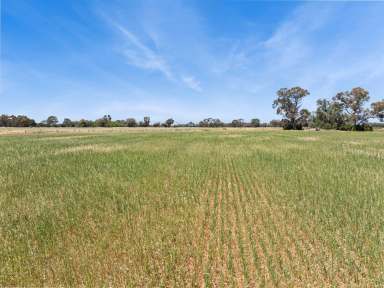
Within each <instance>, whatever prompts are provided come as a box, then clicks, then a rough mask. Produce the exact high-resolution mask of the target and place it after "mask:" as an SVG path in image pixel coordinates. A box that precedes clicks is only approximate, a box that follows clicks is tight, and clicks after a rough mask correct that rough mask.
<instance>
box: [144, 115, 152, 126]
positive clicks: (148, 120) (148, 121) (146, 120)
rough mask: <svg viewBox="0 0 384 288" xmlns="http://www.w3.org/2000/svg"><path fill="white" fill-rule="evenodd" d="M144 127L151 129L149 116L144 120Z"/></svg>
mask: <svg viewBox="0 0 384 288" xmlns="http://www.w3.org/2000/svg"><path fill="white" fill-rule="evenodd" d="M143 120H144V121H143V126H144V127H149V125H150V123H151V118H149V116H145V117H144V119H143Z"/></svg>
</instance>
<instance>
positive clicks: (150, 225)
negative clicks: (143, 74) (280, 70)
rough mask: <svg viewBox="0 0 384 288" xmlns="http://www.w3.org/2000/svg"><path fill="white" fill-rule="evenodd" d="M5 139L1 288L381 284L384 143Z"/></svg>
mask: <svg viewBox="0 0 384 288" xmlns="http://www.w3.org/2000/svg"><path fill="white" fill-rule="evenodd" d="M59 130H60V129H59ZM78 130H79V129H78ZM4 131H5V130H4ZM4 131H3V133H2V134H3V135H0V149H1V150H0V151H1V154H0V163H1V170H0V286H80V285H85V286H90V287H94V286H118V287H121V286H128V287H201V286H206V287H211V286H214V287H227V286H230V287H304V286H305V287H308V286H314V287H329V286H341V285H345V286H347V287H350V286H353V285H354V286H359V287H361V286H364V287H367V286H383V285H384V268H383V267H384V250H383V245H384V217H383V211H384V132H382V131H375V132H365V133H359V132H338V131H320V132H315V131H283V130H273V129H272V130H263V129H180V130H178V129H169V130H168V129H147V130H146V129H125V130H124V129H122V130H108V129H105V130H93V129H88V130H81V129H80V131H73V130H70V129H68V130H60V131H64V132H63V133H55V131H48V130H47V131H44V130H41V131H40V132H39V133H30V131H37V130H26V131H27V132H28V133H27V132H26V131H22V130H17V131H18V132H17V133H6V132H4ZM20 131H21V132H20ZM8 132H9V131H8ZM19 132H20V133H19Z"/></svg>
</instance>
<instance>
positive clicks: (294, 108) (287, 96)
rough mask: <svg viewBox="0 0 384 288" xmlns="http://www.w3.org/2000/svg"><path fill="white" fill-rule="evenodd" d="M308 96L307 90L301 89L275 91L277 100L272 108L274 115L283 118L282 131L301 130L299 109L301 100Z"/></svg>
mask: <svg viewBox="0 0 384 288" xmlns="http://www.w3.org/2000/svg"><path fill="white" fill-rule="evenodd" d="M307 95H309V92H308V90H306V89H303V88H301V87H293V88H289V89H288V88H281V89H280V90H278V91H277V99H276V100H275V101H274V102H273V105H272V107H273V108H274V109H276V113H277V114H280V115H282V116H283V118H284V119H283V122H284V129H297V130H301V129H302V123H301V122H300V108H301V104H302V100H303V98H304V97H305V96H307Z"/></svg>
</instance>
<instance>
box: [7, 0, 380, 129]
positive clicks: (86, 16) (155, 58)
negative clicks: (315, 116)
mask: <svg viewBox="0 0 384 288" xmlns="http://www.w3.org/2000/svg"><path fill="white" fill-rule="evenodd" d="M0 2H1V51H0V53H1V76H0V80H1V82H0V113H4V114H15V115H19V114H23V115H28V116H30V117H32V118H34V119H35V120H38V121H41V120H43V119H46V118H47V117H48V116H49V115H56V116H58V117H59V120H62V119H63V118H64V117H69V118H71V119H73V120H79V119H81V118H86V119H96V118H100V117H102V116H103V115H104V114H110V115H111V116H112V118H113V119H126V118H129V117H135V118H137V119H142V118H143V117H144V116H150V117H151V120H152V121H164V120H165V119H167V118H170V117H172V118H174V119H175V121H176V123H183V122H187V121H199V120H202V119H204V118H207V117H214V118H220V119H221V120H223V121H231V120H232V119H237V118H243V119H245V120H246V121H249V119H252V118H259V119H261V120H262V121H269V120H271V119H279V116H277V115H276V114H275V111H274V110H273V108H272V102H273V100H274V98H275V97H276V91H277V90H278V89H280V88H283V87H293V86H301V87H303V88H306V89H308V90H309V91H310V93H311V94H310V96H308V97H307V98H306V99H305V101H304V105H303V107H305V108H308V109H309V110H311V111H313V110H315V107H316V99H318V98H331V97H332V96H334V95H335V94H336V93H337V92H339V91H345V90H350V89H351V88H353V87H356V86H361V87H363V88H365V89H368V90H369V92H370V95H371V100H372V101H376V100H380V99H383V98H384V17H383V15H384V1H381V2H380V1H378V2H373V1H362V2H358V1H343V2H336V1H329V0H328V1H304V2H298V1H289V0H286V1H251V0H248V1H241V0H222V1H219V0H217V1H214V0H210V1H203V0H201V1H193V0H185V1H178V0H174V1H173V0H161V1H158V0H152V1H150V0H149V1H146V0H137V1H135V0H108V1H102V0H76V1H75V0H55V1H52V0H0Z"/></svg>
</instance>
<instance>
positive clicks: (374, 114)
mask: <svg viewBox="0 0 384 288" xmlns="http://www.w3.org/2000/svg"><path fill="white" fill-rule="evenodd" d="M309 94H310V93H309V91H308V90H306V89H303V88H301V87H293V88H289V89H288V88H282V89H280V90H279V91H277V99H276V100H275V101H274V102H273V105H272V107H273V108H275V109H276V113H277V114H279V115H282V116H283V119H282V126H283V128H284V129H288V130H289V129H295V130H301V129H303V127H308V126H310V127H316V128H324V129H337V130H354V131H366V130H372V125H371V124H370V122H369V120H370V119H379V121H380V122H383V121H384V100H381V101H378V102H374V103H371V105H370V106H371V107H370V108H366V106H367V102H368V101H369V98H370V97H369V92H368V90H365V89H363V88H361V87H355V88H353V89H352V90H350V91H344V92H339V93H337V94H336V95H335V96H334V97H332V98H331V99H319V100H317V102H316V104H317V108H316V111H315V112H313V113H310V112H309V111H308V110H307V109H302V108H301V105H302V101H303V99H304V97H306V96H308V95H309Z"/></svg>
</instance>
